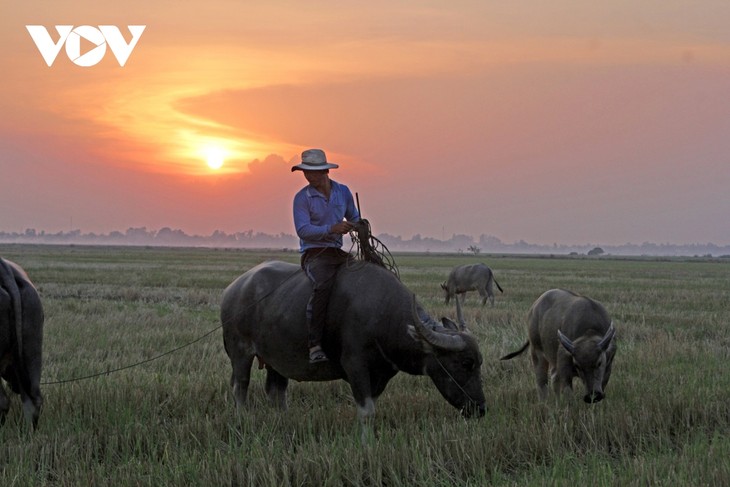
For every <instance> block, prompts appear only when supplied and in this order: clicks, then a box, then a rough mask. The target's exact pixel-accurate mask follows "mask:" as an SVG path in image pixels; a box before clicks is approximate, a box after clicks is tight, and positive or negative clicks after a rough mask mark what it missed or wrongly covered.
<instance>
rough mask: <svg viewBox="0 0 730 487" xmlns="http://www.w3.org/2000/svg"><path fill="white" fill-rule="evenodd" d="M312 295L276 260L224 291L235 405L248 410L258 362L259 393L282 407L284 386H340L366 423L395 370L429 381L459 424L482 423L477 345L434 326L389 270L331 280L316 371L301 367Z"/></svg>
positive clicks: (367, 266)
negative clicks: (261, 368) (478, 419)
mask: <svg viewBox="0 0 730 487" xmlns="http://www.w3.org/2000/svg"><path fill="white" fill-rule="evenodd" d="M310 294H311V283H310V281H309V279H307V277H306V276H305V274H304V272H302V271H301V269H300V267H299V266H297V265H294V264H289V263H285V262H276V261H272V262H265V263H262V264H259V265H258V266H256V267H254V268H252V269H251V270H249V271H248V272H246V273H245V274H243V275H242V276H240V277H239V278H237V279H236V280H235V281H233V283H231V284H230V285H229V286H228V288H226V290H225V292H224V293H223V300H222V304H221V321H222V324H223V342H224V345H225V349H226V352H227V354H228V357H229V358H230V360H231V365H232V367H233V374H232V377H231V385H232V386H233V395H234V398H235V401H236V405H237V406H239V407H240V406H243V405H244V404H245V402H246V395H247V391H248V386H249V379H250V374H251V365H252V363H253V360H254V357H258V358H259V363H260V364H262V363H263V364H265V367H266V369H267V376H266V385H265V389H266V393H267V395H268V396H269V399H270V400H271V401H272V402H273V403H274V404H276V405H278V406H279V407H282V408H285V407H286V388H287V385H288V381H289V379H294V380H297V381H329V380H335V379H343V380H346V381H347V382H348V383H349V384H350V387H351V389H352V394H353V396H354V399H355V403H356V405H357V411H358V416H359V417H360V419H361V420H365V419H368V418H370V417H372V416H373V415H374V414H375V401H376V400H377V398H378V396H380V394H381V393H382V392H383V390H384V389H385V386H386V384H387V383H388V381H389V380H390V379H391V378H392V377H393V376H394V375H395V374H396V373H398V372H399V371H403V372H407V373H409V374H414V375H428V376H429V377H430V378H431V380H432V381H433V382H434V384H435V385H436V387H437V389H438V390H439V392H441V395H443V396H444V398H446V400H447V401H448V402H449V403H450V404H451V405H453V406H454V407H456V408H458V409H460V410H461V412H462V414H463V415H464V416H466V417H469V416H475V415H477V416H483V415H484V412H485V405H484V392H483V390H482V382H481V376H480V366H481V364H482V356H481V353H480V352H479V346H478V344H477V342H476V340H475V339H474V337H473V336H472V335H471V334H470V333H469V332H468V331H467V330H466V328H465V327H464V326H463V324H462V326H457V325H456V324H455V323H453V322H451V321H450V320H447V319H444V325H445V326H444V325H441V324H437V323H436V322H434V320H433V319H431V318H430V317H429V316H428V314H427V313H426V312H425V311H424V310H423V309H421V308H420V307H417V305H416V300H415V297H414V296H413V294H412V293H411V292H410V291H409V290H408V289H407V288H406V287H405V286H404V285H403V284H402V283H401V282H400V281H399V280H398V279H397V278H396V277H395V276H394V275H393V274H392V273H390V272H389V271H388V270H386V269H384V268H382V267H380V266H377V265H374V264H371V263H366V262H358V263H357V264H354V265H351V266H343V268H342V269H341V270H340V271H339V273H338V274H337V277H336V281H335V284H334V286H333V289H332V294H331V296H330V299H329V305H328V310H327V321H326V325H325V330H324V337H323V340H322V348H323V349H324V351H325V353H326V354H327V357H329V361H327V362H321V363H317V364H310V363H309V358H308V357H309V355H308V347H307V325H306V322H305V308H306V305H307V300H308V299H309V296H310ZM419 316H420V318H419ZM422 319H423V321H422ZM424 321H425V322H424Z"/></svg>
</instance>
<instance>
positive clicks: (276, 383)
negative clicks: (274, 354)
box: [265, 365, 289, 409]
mask: <svg viewBox="0 0 730 487" xmlns="http://www.w3.org/2000/svg"><path fill="white" fill-rule="evenodd" d="M266 371H267V373H266V386H265V390H266V395H267V396H269V401H270V402H271V404H273V405H274V406H277V407H279V408H280V409H286V388H287V386H288V385H289V379H287V378H286V377H284V376H283V375H281V374H280V373H278V372H277V371H275V370H274V369H272V368H271V367H270V366H268V365H267V366H266Z"/></svg>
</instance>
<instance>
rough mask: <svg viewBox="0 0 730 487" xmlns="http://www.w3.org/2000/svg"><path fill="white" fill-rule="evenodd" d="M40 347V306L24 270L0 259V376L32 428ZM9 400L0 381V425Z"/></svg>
mask: <svg viewBox="0 0 730 487" xmlns="http://www.w3.org/2000/svg"><path fill="white" fill-rule="evenodd" d="M42 346H43V306H42V305H41V300H40V297H39V296H38V292H37V291H36V288H35V287H34V286H33V283H31V281H30V279H29V278H28V275H27V274H26V273H25V271H24V270H23V269H22V268H21V267H20V266H19V265H17V264H15V263H14V262H11V261H9V260H5V259H2V258H0V377H1V378H2V379H4V380H5V381H6V382H7V383H8V385H9V386H10V389H11V390H12V391H13V392H15V393H16V394H20V397H21V400H22V402H23V410H24V412H25V416H26V418H27V419H28V420H29V421H30V422H31V424H32V425H33V428H36V427H37V426H38V418H39V417H40V410H41V406H42V404H43V397H42V395H41V390H40V380H41V366H42ZM9 409H10V399H9V398H8V396H7V394H6V392H5V389H4V388H3V385H2V380H0V424H2V423H4V422H5V416H6V415H7V413H8V411H9Z"/></svg>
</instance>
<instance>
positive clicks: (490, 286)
mask: <svg viewBox="0 0 730 487" xmlns="http://www.w3.org/2000/svg"><path fill="white" fill-rule="evenodd" d="M487 296H488V297H489V304H491V305H492V306H494V285H493V284H492V280H491V279H490V280H489V282H487ZM483 304H486V301H485V302H484V303H483Z"/></svg>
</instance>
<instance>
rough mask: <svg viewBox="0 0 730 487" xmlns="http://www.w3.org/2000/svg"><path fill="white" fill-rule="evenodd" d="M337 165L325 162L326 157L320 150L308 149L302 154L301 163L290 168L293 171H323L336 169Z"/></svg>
mask: <svg viewBox="0 0 730 487" xmlns="http://www.w3.org/2000/svg"><path fill="white" fill-rule="evenodd" d="M338 167H340V166H338V165H337V164H332V163H329V162H327V156H326V155H325V154H324V151H323V150H322V149H308V150H305V151H304V152H302V162H301V164H297V165H296V166H292V168H291V170H292V172H293V171H297V170H299V171H324V170H325V169H337V168H338Z"/></svg>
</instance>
